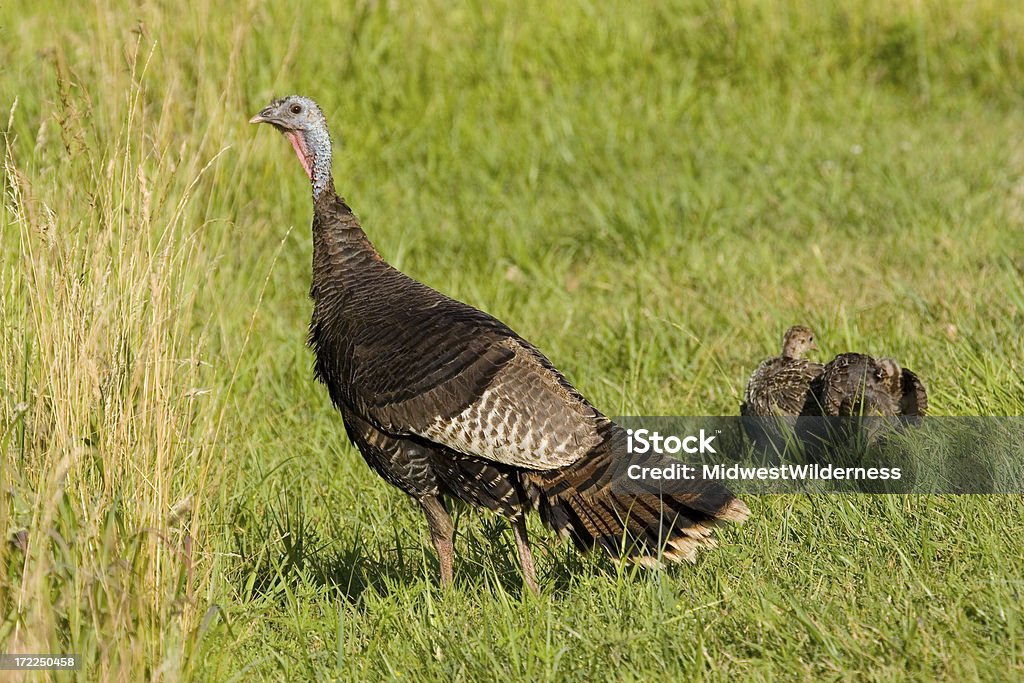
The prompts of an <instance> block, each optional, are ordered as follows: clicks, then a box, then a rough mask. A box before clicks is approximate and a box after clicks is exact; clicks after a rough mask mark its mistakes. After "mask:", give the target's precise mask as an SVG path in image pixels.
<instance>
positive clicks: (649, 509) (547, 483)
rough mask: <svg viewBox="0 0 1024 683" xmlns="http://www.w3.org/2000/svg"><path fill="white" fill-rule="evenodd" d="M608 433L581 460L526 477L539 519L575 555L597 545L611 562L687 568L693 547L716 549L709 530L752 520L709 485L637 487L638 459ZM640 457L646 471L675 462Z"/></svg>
mask: <svg viewBox="0 0 1024 683" xmlns="http://www.w3.org/2000/svg"><path fill="white" fill-rule="evenodd" d="M607 432H608V433H607V436H606V438H605V440H604V441H603V442H602V443H601V444H600V445H599V446H598V447H597V448H595V449H594V451H593V452H591V453H590V454H589V455H587V456H586V457H584V458H583V459H582V460H580V461H579V462H577V463H575V464H573V465H571V466H569V467H566V468H563V469H560V470H557V471H553V472H538V473H534V474H533V475H531V479H532V481H533V483H534V484H535V485H536V486H537V488H538V489H539V491H540V495H539V500H538V508H539V511H540V515H541V519H542V520H543V521H544V523H545V524H547V525H548V526H549V527H551V528H552V529H554V530H555V531H557V532H558V533H560V534H562V535H563V536H569V538H571V539H572V540H573V542H574V543H575V544H576V546H577V547H578V548H580V549H581V550H590V549H593V548H595V547H601V548H603V549H604V550H605V551H606V552H607V553H608V554H609V555H611V556H612V557H613V558H615V559H629V560H632V561H635V562H638V563H640V564H643V565H656V564H658V563H659V560H660V559H666V560H670V561H674V562H680V561H683V560H686V561H690V562H692V561H695V560H696V557H697V550H698V548H700V547H701V546H705V547H713V546H714V545H715V539H714V535H713V530H714V527H715V526H718V525H719V524H721V523H722V522H726V521H728V522H743V521H744V520H745V519H746V518H747V516H748V515H749V514H750V510H749V509H748V508H747V506H746V505H745V504H744V503H743V501H741V500H740V499H738V498H736V497H735V496H734V495H733V494H732V492H731V491H729V490H728V489H727V488H725V487H724V486H722V485H721V484H719V483H718V482H715V481H709V480H702V479H693V480H686V481H676V482H673V485H672V486H673V488H672V489H671V490H668V491H651V490H650V487H649V486H648V485H641V486H640V487H637V486H636V483H635V482H630V481H629V480H627V478H626V477H625V473H626V467H627V465H628V464H629V463H630V462H636V458H637V456H630V455H629V454H628V453H627V451H626V448H625V445H626V444H625V435H624V433H623V432H622V430H621V429H619V428H618V427H617V426H615V425H613V424H609V427H608V429H607ZM645 457H646V460H645V462H644V463H643V465H644V466H645V467H646V466H653V467H659V466H661V467H664V466H666V465H671V464H673V463H675V462H676V461H675V460H673V459H671V458H668V457H667V456H645ZM631 458H632V460H631Z"/></svg>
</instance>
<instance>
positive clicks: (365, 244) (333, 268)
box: [311, 183, 386, 303]
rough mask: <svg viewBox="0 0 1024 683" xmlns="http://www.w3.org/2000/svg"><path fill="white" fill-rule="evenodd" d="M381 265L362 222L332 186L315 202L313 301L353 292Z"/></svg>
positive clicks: (320, 301) (321, 300)
mask: <svg viewBox="0 0 1024 683" xmlns="http://www.w3.org/2000/svg"><path fill="white" fill-rule="evenodd" d="M381 266H384V267H386V266H385V264H384V262H383V261H382V260H381V257H380V254H379V253H378V252H377V250H376V249H375V248H374V246H373V244H372V243H371V242H370V240H369V238H368V237H367V236H366V233H365V232H363V228H362V226H360V224H359V219H358V218H356V216H355V214H354V213H352V209H350V208H349V206H348V204H346V203H345V200H344V199H342V198H341V197H339V196H338V195H337V194H336V193H335V191H334V186H333V183H332V184H329V185H328V186H327V187H326V189H325V190H324V191H323V192H321V193H320V194H319V196H317V198H316V200H315V201H314V202H313V291H312V292H311V295H312V297H313V300H314V301H316V302H317V303H326V301H323V299H325V298H328V295H329V294H330V295H334V294H342V295H344V294H347V293H350V292H351V290H352V289H353V288H355V287H357V286H358V285H359V284H360V283H365V280H366V277H367V275H368V274H369V272H368V271H373V270H376V269H377V268H379V267H381ZM329 298H333V297H329Z"/></svg>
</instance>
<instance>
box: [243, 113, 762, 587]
mask: <svg viewBox="0 0 1024 683" xmlns="http://www.w3.org/2000/svg"><path fill="white" fill-rule="evenodd" d="M251 123H269V124H271V125H272V126H274V127H275V128H277V129H278V130H279V131H281V132H282V133H284V134H285V136H286V137H287V138H288V139H289V140H290V141H291V143H292V146H293V147H294V149H295V152H296V153H297V155H298V157H299V161H300V162H301V163H302V167H303V169H304V170H305V171H306V174H307V176H309V180H310V182H311V184H312V189H313V278H312V287H311V289H310V296H311V298H312V299H313V319H312V322H311V323H310V328H309V344H310V346H311V347H312V348H313V350H314V353H315V356H316V362H315V375H316V377H317V379H318V380H319V381H321V382H322V383H324V384H325V385H326V386H327V389H328V392H329V393H330V396H331V400H332V401H333V403H334V404H335V405H336V406H337V407H338V409H339V410H340V411H341V413H342V418H343V420H344V423H345V427H346V430H347V432H348V434H349V436H350V438H351V439H352V441H353V442H354V443H355V444H356V446H357V447H358V448H359V450H360V452H361V453H362V455H363V457H364V459H365V460H366V462H367V463H368V464H369V465H370V467H372V468H373V469H374V470H375V471H377V473H378V474H380V475H381V476H382V477H383V478H384V479H386V480H387V481H388V482H389V483H391V484H393V485H394V486H396V487H398V488H399V489H401V490H402V491H404V492H406V493H407V494H409V495H410V496H412V497H413V498H414V499H416V500H417V501H418V502H419V504H420V506H421V507H422V508H423V511H424V513H425V515H426V517H427V522H428V524H429V525H430V533H431V538H432V541H433V544H434V547H435V549H436V550H437V554H438V559H439V565H440V574H441V581H442V583H443V584H449V583H451V581H452V553H453V551H452V523H451V519H450V517H449V515H448V512H447V509H446V506H445V502H444V498H445V497H446V496H448V497H454V498H458V499H461V500H463V501H466V502H468V503H470V504H472V505H476V506H480V507H484V508H488V509H490V510H493V511H495V512H497V513H499V514H501V515H503V516H505V517H507V518H508V519H509V520H510V521H511V523H512V529H513V534H514V536H515V540H516V545H517V549H518V552H519V556H520V560H521V562H522V566H523V575H524V580H525V582H526V584H527V585H528V586H529V587H530V588H531V589H532V590H536V589H537V584H536V580H535V577H534V568H533V559H532V556H531V553H530V547H529V542H528V540H527V537H526V526H525V523H524V516H525V514H526V513H527V512H528V511H529V510H531V509H536V510H538V511H539V512H540V515H541V519H542V520H543V521H544V522H545V523H546V524H547V525H548V526H549V527H551V528H553V529H554V530H556V531H557V532H559V533H560V534H562V535H567V536H569V537H570V538H572V540H573V541H574V542H575V544H576V546H577V547H579V548H580V549H583V550H587V549H591V548H593V547H595V546H599V547H601V548H603V549H604V550H605V551H607V552H608V553H609V554H610V555H611V556H612V557H614V558H619V559H621V558H627V559H632V560H636V561H639V562H641V563H645V564H646V563H652V562H657V560H658V558H659V557H662V556H663V557H665V558H666V559H669V560H676V561H678V560H682V559H690V560H692V559H693V558H694V556H695V553H696V549H697V548H698V547H699V546H701V545H713V542H714V539H713V538H712V535H711V529H712V527H713V526H715V525H716V524H717V523H719V522H720V521H722V520H730V521H737V522H739V521H742V520H743V519H745V518H746V517H747V515H748V514H749V510H748V509H747V507H746V505H744V504H743V502H742V501H741V500H739V499H737V498H736V497H735V496H733V494H732V493H731V492H730V491H729V490H728V489H726V488H725V487H724V486H722V485H720V484H718V483H716V482H712V481H701V480H698V481H693V482H690V483H689V484H688V485H687V488H686V490H685V491H683V492H681V493H678V494H675V495H669V494H664V495H657V494H656V493H645V492H641V493H628V494H627V493H625V491H624V489H623V488H622V487H621V486H620V485H619V481H618V480H617V474H618V472H619V471H620V470H621V469H622V463H623V460H624V459H625V458H626V457H627V451H626V434H625V432H624V431H623V430H622V429H621V428H620V427H618V426H617V425H616V424H614V423H613V422H611V421H610V420H609V419H608V418H607V417H605V416H604V415H603V414H601V413H600V412H599V411H598V410H597V409H596V408H594V407H593V406H591V405H590V403H589V402H587V400H586V399H585V398H584V397H583V396H582V395H581V394H580V393H579V392H577V391H576V389H575V388H573V386H572V385H571V384H570V383H569V382H568V380H566V379H565V377H563V376H562V375H561V374H560V373H559V372H558V370H556V369H555V367H554V366H553V365H552V364H551V362H550V361H548V359H547V358H545V357H544V355H543V354H542V353H541V352H540V351H538V350H537V349H536V348H535V347H534V346H533V345H531V344H530V343H529V342H527V341H525V340H524V339H522V338H521V337H520V336H519V335H517V334H516V333H515V332H513V331H512V330H511V329H509V327H508V326H506V325H505V324H504V323H502V322H501V321H499V320H497V319H495V318H493V317H491V316H490V315H488V314H486V313H483V312H481V311H479V310H477V309H475V308H473V307H471V306H468V305H466V304H464V303H461V302H459V301H455V300H453V299H450V298H448V297H446V296H444V295H442V294H440V293H438V292H436V291H434V290H433V289H430V288H429V287H427V286H425V285H423V284H421V283H419V282H416V281H415V280H413V279H411V278H409V277H407V276H406V275H404V274H403V273H401V272H399V271H398V270H396V269H395V268H393V267H392V266H390V265H388V264H387V263H386V262H385V261H384V260H383V259H382V258H381V256H380V254H379V253H378V252H377V250H376V249H375V248H374V247H373V245H372V244H371V243H370V241H369V239H368V238H367V237H366V235H365V233H364V232H363V230H362V228H361V227H360V224H359V220H358V219H357V218H356V216H355V215H354V214H353V213H352V210H351V209H350V208H349V207H348V205H347V204H346V203H345V202H344V200H343V199H341V198H340V197H338V196H337V194H336V193H335V190H334V182H333V180H332V177H331V139H330V135H329V133H328V130H327V122H326V120H325V118H324V115H323V113H322V112H321V110H320V108H319V107H318V106H317V105H316V103H315V102H313V101H312V100H310V99H309V98H306V97H299V96H290V97H285V98H283V99H278V100H274V101H273V102H271V103H270V105H269V106H267V107H266V108H265V109H263V110H262V111H261V112H260V113H259V114H257V115H256V116H254V117H253V118H252V120H251ZM664 460H665V464H667V463H668V462H671V461H670V460H668V459H667V457H666V458H664Z"/></svg>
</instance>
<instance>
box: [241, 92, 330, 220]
mask: <svg viewBox="0 0 1024 683" xmlns="http://www.w3.org/2000/svg"><path fill="white" fill-rule="evenodd" d="M249 123H269V124H270V125H272V126H273V127H274V128H277V129H278V130H279V131H281V132H282V133H284V135H285V137H287V138H288V140H289V141H290V142H291V143H292V147H294V148H295V153H296V154H297V155H298V157H299V161H301V162H302V168H303V169H304V170H305V171H306V175H307V176H309V181H310V183H312V185H313V200H314V201H315V200H316V199H317V198H318V197H319V196H320V194H321V193H322V192H323V191H324V190H326V189H327V188H331V189H332V190H333V189H334V181H333V180H332V179H331V135H330V133H329V132H328V131H327V119H326V118H324V113H323V112H322V111H320V107H319V106H317V103H316V102H314V101H313V100H311V99H309V98H308V97H302V96H300V95H289V96H288V97H282V98H280V99H276V100H274V101H273V102H271V103H270V104H268V105H267V106H266V107H264V108H263V111H261V112H260V113H259V114H257V115H256V116H254V117H252V118H251V119H249Z"/></svg>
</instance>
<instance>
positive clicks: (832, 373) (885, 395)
mask: <svg viewBox="0 0 1024 683" xmlns="http://www.w3.org/2000/svg"><path fill="white" fill-rule="evenodd" d="M927 410H928V396H927V392H926V391H925V388H924V384H923V383H922V382H921V380H920V379H918V377H917V375H915V374H914V373H913V372H911V371H910V370H906V369H904V368H901V367H900V365H899V363H897V362H896V361H894V360H893V359H891V358H881V359H875V358H872V357H871V356H867V355H865V354H862V353H841V354H839V355H838V356H836V357H835V358H833V359H832V360H831V361H829V362H828V363H827V364H826V365H825V368H824V370H822V372H821V375H820V376H819V377H818V378H817V379H815V380H814V382H812V383H811V397H810V398H809V399H808V401H807V408H806V410H805V411H804V413H805V415H811V416H815V415H817V416H824V417H825V418H840V419H839V420H838V421H837V420H834V419H826V420H820V419H817V420H815V419H814V418H809V419H807V420H805V421H803V422H802V423H801V425H800V429H801V434H802V437H803V438H804V440H805V441H807V442H812V441H813V442H816V443H817V444H819V445H821V446H823V447H824V448H825V452H827V453H830V454H831V457H838V456H840V455H841V453H842V451H839V452H837V451H834V450H832V448H831V447H833V446H840V447H842V446H844V445H856V444H858V443H859V444H861V445H868V446H870V445H873V444H879V443H882V442H884V441H885V440H886V439H887V438H888V435H890V434H891V433H892V432H893V431H894V430H897V429H899V428H900V427H901V426H902V425H904V424H906V423H914V422H916V421H917V420H918V419H919V417H920V416H922V415H924V414H925V413H926V412H927Z"/></svg>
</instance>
